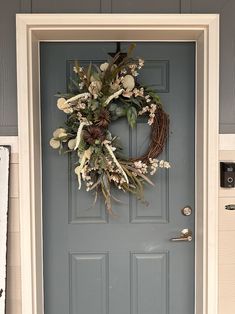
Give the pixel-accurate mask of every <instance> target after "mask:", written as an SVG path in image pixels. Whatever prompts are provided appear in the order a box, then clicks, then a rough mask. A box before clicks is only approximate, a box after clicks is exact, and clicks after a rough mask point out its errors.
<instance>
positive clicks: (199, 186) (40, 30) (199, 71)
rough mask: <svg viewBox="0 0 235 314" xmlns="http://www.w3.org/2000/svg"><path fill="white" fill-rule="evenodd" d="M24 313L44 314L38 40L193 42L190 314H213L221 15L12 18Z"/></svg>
mask: <svg viewBox="0 0 235 314" xmlns="http://www.w3.org/2000/svg"><path fill="white" fill-rule="evenodd" d="M16 31H17V90H18V127H19V186H20V225H21V243H20V244H21V249H20V250H21V272H22V313H24V314H43V313H44V310H43V308H44V307H43V251H42V248H43V241H42V166H41V131H40V125H41V123H40V85H39V83H40V77H39V72H40V71H39V69H40V66H39V62H40V55H39V43H40V42H41V41H63V42H66V41H67V42H68V41H88V42H89V41H118V40H120V41H174V42H183V41H194V42H196V71H195V72H196V78H195V82H196V91H195V92H196V93H195V94H196V99H195V105H196V133H195V134H196V139H195V146H196V147H195V152H196V155H195V174H196V176H195V177H196V182H195V183H196V184H195V186H196V191H195V198H196V199H195V201H196V224H195V241H196V243H195V244H196V248H195V250H196V252H195V262H196V263H195V265H196V269H195V270H196V275H195V285H196V287H195V314H217V313H218V116H219V114H218V111H219V16H218V15H216V14H17V17H16Z"/></svg>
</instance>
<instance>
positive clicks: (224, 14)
mask: <svg viewBox="0 0 235 314" xmlns="http://www.w3.org/2000/svg"><path fill="white" fill-rule="evenodd" d="M30 12H33V13H60V12H61V13H62V12H63V13H66V12H70V13H75V12H77V13H78V12H80V13H81V12H84V13H86V12H89V13H91V12H92V13H98V12H100V13H148V12H149V13H153V12H156V13H220V14H221V31H220V32H221V58H220V60H221V70H220V131H221V133H235V90H234V89H235V73H234V72H235V57H234V55H235V40H234V32H235V20H234V14H235V1H234V0H145V1H144V2H143V1H140V0H126V1H120V0H89V1H85V0H67V1H66V0H57V1H52V0H51V1H47V0H11V1H5V2H4V4H2V9H1V10H0V21H1V27H0V135H16V134H17V109H16V108H17V103H16V62H15V59H16V58H15V13H30ZM1 143H2V142H1V141H0V144H1ZM2 144H3V143H2ZM5 144H8V143H5ZM233 149H235V147H234V148H233ZM220 156H221V159H223V160H226V159H227V160H235V150H234V151H231V150H223V151H221V152H220ZM229 203H233V204H234V203H235V192H233V191H230V192H229V193H227V194H226V193H224V192H223V191H222V190H220V198H219V204H220V209H219V210H220V216H219V228H220V232H219V252H220V253H219V308H220V312H219V314H225V313H226V314H232V313H234V312H235V249H234V244H233V239H234V237H235V212H228V211H225V210H224V205H225V204H229ZM19 227H20V226H19V207H18V155H17V152H16V151H14V152H13V154H12V156H11V183H10V208H9V233H8V256H7V257H8V267H7V272H8V280H7V311H6V313H7V314H21V289H20V253H19V249H20V247H19V239H20V233H19V230H20V228H19Z"/></svg>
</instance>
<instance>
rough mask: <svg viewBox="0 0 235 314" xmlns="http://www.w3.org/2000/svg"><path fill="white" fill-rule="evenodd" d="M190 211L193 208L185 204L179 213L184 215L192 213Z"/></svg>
mask: <svg viewBox="0 0 235 314" xmlns="http://www.w3.org/2000/svg"><path fill="white" fill-rule="evenodd" d="M192 212H193V210H192V208H191V207H190V206H185V207H184V208H182V209H181V213H182V215H184V216H190V215H192Z"/></svg>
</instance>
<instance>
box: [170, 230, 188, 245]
mask: <svg viewBox="0 0 235 314" xmlns="http://www.w3.org/2000/svg"><path fill="white" fill-rule="evenodd" d="M192 240H193V233H192V231H191V230H190V229H183V230H181V233H180V236H179V237H178V238H171V241H173V242H181V241H184V242H191V241H192Z"/></svg>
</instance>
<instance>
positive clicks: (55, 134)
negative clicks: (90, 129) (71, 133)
mask: <svg viewBox="0 0 235 314" xmlns="http://www.w3.org/2000/svg"><path fill="white" fill-rule="evenodd" d="M66 135H67V133H66V130H65V129H63V128H59V129H56V130H55V131H54V132H53V137H54V138H55V139H56V138H62V137H64V136H66Z"/></svg>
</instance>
